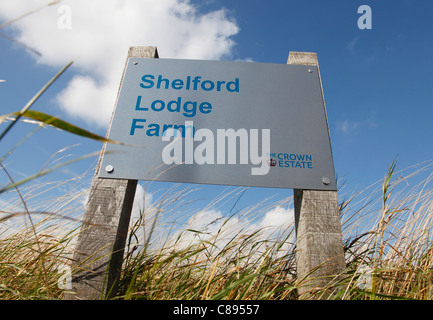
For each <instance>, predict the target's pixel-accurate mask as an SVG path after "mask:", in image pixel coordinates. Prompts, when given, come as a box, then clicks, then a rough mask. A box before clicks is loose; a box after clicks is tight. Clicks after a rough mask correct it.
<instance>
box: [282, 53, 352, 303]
mask: <svg viewBox="0 0 433 320" xmlns="http://www.w3.org/2000/svg"><path fill="white" fill-rule="evenodd" d="M287 63H288V64H300V65H312V66H316V67H317V69H319V63H318V59H317V54H316V53H313V52H290V54H289V58H288V61H287ZM319 80H320V85H322V83H321V79H320V71H319ZM322 95H323V89H322ZM324 101H325V100H323V102H324ZM294 205H295V228H296V238H297V240H296V245H297V273H298V279H299V280H302V279H305V281H304V282H303V283H304V284H303V286H302V287H300V289H299V290H298V291H299V292H298V293H299V294H300V297H301V298H308V297H309V296H310V294H311V293H314V291H315V290H317V289H320V288H324V287H326V286H327V285H328V284H329V283H330V281H332V279H333V278H334V277H335V276H336V275H339V274H341V273H342V272H343V270H344V269H345V267H346V264H345V260H344V251H343V239H342V233H341V222H340V210H339V205H338V195H337V191H316V190H298V189H295V190H294ZM322 298H327V295H326V294H325V295H323V296H322Z"/></svg>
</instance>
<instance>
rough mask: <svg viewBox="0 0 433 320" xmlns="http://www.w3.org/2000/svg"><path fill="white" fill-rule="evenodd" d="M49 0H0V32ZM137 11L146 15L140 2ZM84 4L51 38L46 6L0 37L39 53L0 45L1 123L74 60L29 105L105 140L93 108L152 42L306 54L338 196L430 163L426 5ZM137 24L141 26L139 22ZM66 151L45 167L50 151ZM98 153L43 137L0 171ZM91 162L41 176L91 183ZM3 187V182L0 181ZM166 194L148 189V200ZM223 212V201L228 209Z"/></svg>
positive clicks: (260, 55)
mask: <svg viewBox="0 0 433 320" xmlns="http://www.w3.org/2000/svg"><path fill="white" fill-rule="evenodd" d="M48 2H49V1H43V0H34V1H28V0H25V1H3V3H2V4H0V25H1V24H2V23H4V22H5V21H8V20H10V19H12V18H14V17H17V16H19V15H21V14H22V13H25V12H28V11H30V10H33V9H35V8H38V7H41V6H43V5H45V4H46V3H48ZM125 2H128V1H125ZM147 2H148V3H150V4H151V6H150V7H145V4H143V3H147ZM92 3H93V4H94V5H92V6H89V5H87V7H86V5H84V4H83V2H82V1H76V2H75V4H74V2H73V1H61V2H60V3H58V4H57V5H56V6H57V8H58V7H59V6H60V5H68V6H70V8H71V22H72V28H71V29H70V30H59V26H58V24H57V22H58V19H59V18H60V17H61V14H59V13H58V11H57V8H56V6H51V7H48V8H45V9H41V10H40V11H38V12H37V13H34V14H32V15H30V16H28V17H26V18H23V19H21V20H19V21H17V22H15V23H12V24H11V25H10V26H7V27H5V28H2V29H0V32H1V33H3V34H6V35H8V36H10V37H14V38H16V39H18V40H20V41H21V42H23V43H25V44H26V45H28V46H29V47H32V48H34V49H36V50H38V51H39V52H40V53H41V56H38V55H36V54H34V53H31V52H29V51H28V50H26V49H24V48H23V47H22V46H20V45H17V44H16V43H13V42H12V41H10V40H8V39H5V38H3V37H0V79H2V80H6V82H2V83H0V98H1V99H0V108H1V114H6V113H9V112H14V111H18V110H20V109H21V108H22V107H23V106H24V105H25V104H26V102H27V101H28V100H29V99H30V98H31V97H32V96H33V95H34V94H35V93H36V92H37V91H38V90H39V89H40V88H41V87H42V86H43V85H44V84H45V83H46V82H47V81H48V80H49V79H50V78H51V77H52V76H53V75H54V74H55V73H56V72H57V71H58V70H59V69H60V68H61V67H62V66H63V65H65V64H66V63H67V62H69V61H70V60H71V59H76V63H75V64H74V66H73V67H72V68H71V69H70V70H68V71H67V73H66V74H64V75H63V76H62V77H61V79H60V80H59V81H57V82H56V83H55V84H54V85H53V86H52V87H51V88H50V89H49V91H48V92H47V93H46V94H45V95H44V96H43V97H42V98H41V99H40V100H38V102H37V103H36V104H35V105H34V106H33V107H32V108H33V109H34V110H38V111H42V112H46V113H49V114H52V115H57V116H60V117H61V118H62V119H65V120H67V121H70V122H72V123H74V124H77V125H80V126H82V127H85V128H87V129H89V130H91V131H94V132H96V133H98V134H101V135H105V133H106V131H107V127H106V124H104V123H103V121H102V120H101V121H98V119H102V118H104V117H105V118H107V115H109V114H110V113H111V109H112V107H111V109H110V107H106V109H107V110H108V111H107V110H106V109H102V108H100V109H97V105H99V104H100V105H105V106H107V105H111V106H114V101H113V97H112V95H115V94H116V92H117V87H118V85H119V82H120V77H121V68H123V63H124V61H125V57H126V49H127V45H131V46H132V45H156V46H157V47H158V50H159V54H160V57H161V58H195V59H213V60H214V59H216V60H242V61H245V60H247V61H253V62H264V63H282V64H284V63H286V61H287V56H288V54H289V51H312V52H317V53H318V57H319V65H320V71H321V76H322V83H323V89H324V95H325V102H326V108H327V113H328V120H329V129H330V135H331V142H332V150H333V156H334V166H335V171H336V173H337V176H338V178H340V179H342V180H344V181H345V182H346V187H345V188H346V189H350V190H361V189H363V188H365V187H367V186H369V185H371V184H372V183H374V182H376V181H378V180H380V179H381V178H382V177H383V175H384V174H385V172H386V169H387V168H388V166H389V165H390V164H391V162H392V160H393V159H394V158H395V157H397V161H398V162H397V163H398V167H399V168H401V169H404V168H408V167H410V166H412V165H416V164H419V163H421V162H424V161H429V160H432V158H433V154H432V150H433V148H432V147H433V142H432V139H431V137H432V136H433V126H432V125H431V121H432V119H433V108H432V106H433V105H432V104H433V102H432V101H433V90H432V88H433V77H432V74H433V60H432V57H433V41H432V40H433V20H432V19H431V12H433V3H432V2H431V1H419V0H418V1H407V0H394V1H389V0H383V1H380V2H379V1H375V2H373V1H354V0H326V1H322V0H307V1H289V0H269V1H258V0H237V1H224V0H210V1H190V2H189V3H188V2H187V3H180V2H179V1H175V0H166V1H160V2H159V4H158V6H157V5H156V2H154V1H141V4H140V6H143V7H140V9H141V10H142V11H141V12H140V15H139V16H140V19H142V20H140V21H136V20H133V19H132V20H131V19H129V20H128V19H127V18H122V17H121V16H116V15H115V14H114V13H115V11H116V10H124V11H122V12H124V13H129V11H131V10H132V9H131V8H123V9H122V8H121V5H119V4H118V3H116V1H105V2H103V3H104V5H103V7H101V4H100V3H101V2H98V1H95V2H93V1H92ZM152 3H153V4H152ZM161 3H163V5H162V4H161ZM98 5H99V7H98ZM361 5H369V6H370V7H371V9H372V29H371V30H367V29H364V30H361V29H359V28H358V24H357V22H358V18H359V17H360V16H361V14H358V12H357V11H358V7H359V6H361ZM119 8H120V9H119ZM128 10H129V11H128ZM173 12H176V14H173ZM131 14H132V13H131ZM50 19H51V20H50ZM91 19H94V21H93V20H91ZM146 21H150V22H149V24H146V25H144V23H145V22H146ZM86 28H88V29H86ZM146 28H147V29H146ZM120 44H121V45H120ZM110 59H111V60H110ZM111 66H113V68H111ZM114 66H116V67H114ZM119 68H120V69H119ZM119 70H120V71H119ZM74 81H75V82H74ZM72 83H75V84H76V88H75V87H74V88H75V89H74V88H73V86H72ZM79 85H81V87H80V86H79ZM93 87H94V88H96V89H97V90H95V91H96V93H97V94H95V92H92V88H93ZM77 88H78V89H80V90H82V91H79V90H78V89H77ZM74 90H75V91H74ZM62 92H63V95H62V94H61V93H62ZM104 93H107V94H104ZM101 97H102V98H101ZM80 99H84V100H86V101H89V100H92V99H93V100H92V101H93V102H92V103H94V105H95V109H94V110H96V111H95V112H93V109H92V108H93V107H92V105H90V106H79V104H80V101H81V100H80ZM98 99H105V100H104V101H103V102H98V101H96V100H98ZM74 103H75V106H74ZM74 108H75V109H74ZM80 108H81V109H80ZM80 112H81V116H80ZM83 115H84V116H83ZM4 126H5V125H4V124H2V125H1V127H0V129H1V130H3V128H4ZM33 128H34V125H31V124H28V123H20V124H19V125H17V126H16V127H15V128H14V130H13V131H12V132H11V133H10V134H8V136H7V137H6V138H5V139H4V140H3V141H2V142H1V145H0V150H1V155H3V154H4V153H5V152H6V151H7V150H9V149H10V148H11V147H12V146H13V145H14V144H15V143H16V142H17V141H19V139H20V137H22V136H23V135H25V134H26V133H28V132H29V131H31V130H32V129H33ZM76 144H79V145H78V146H75V147H72V148H70V149H69V150H68V151H66V152H63V153H61V154H58V155H55V156H54V158H53V159H51V160H49V159H50V157H51V156H52V155H53V154H55V153H56V152H57V151H58V150H60V149H62V148H65V147H68V146H72V145H76ZM99 149H100V144H99V143H96V142H92V141H88V140H86V139H82V138H78V137H76V136H72V135H70V134H67V133H63V132H59V131H57V130H55V129H49V128H45V129H41V130H39V131H38V132H37V133H35V134H34V135H33V136H32V137H31V138H29V139H28V140H27V141H26V142H24V143H23V145H21V146H20V147H19V148H18V149H17V150H15V151H14V152H13V154H12V155H11V156H10V157H8V158H7V160H5V161H4V165H6V167H7V169H8V171H9V172H10V173H11V174H12V175H13V177H14V179H17V180H18V179H20V178H23V177H25V176H28V175H30V174H33V173H35V172H37V171H38V170H40V169H41V168H42V167H43V166H44V165H45V164H46V162H47V161H50V162H51V163H52V162H53V161H56V159H58V160H59V161H64V160H66V159H60V158H61V157H62V156H64V155H67V156H68V158H67V159H70V158H73V157H74V156H80V155H84V154H87V153H90V152H94V151H97V150H99ZM96 159H97V158H92V159H90V160H86V161H82V162H80V163H77V164H74V165H71V166H68V167H66V168H64V169H63V170H59V171H57V172H55V173H53V174H52V175H50V176H49V177H47V178H45V179H48V181H49V180H56V179H57V180H58V179H70V178H73V177H74V176H77V175H80V174H82V173H83V172H85V171H86V170H89V168H90V172H91V173H90V176H91V175H92V172H93V171H92V169H91V168H92V166H93V165H94V164H95V161H96ZM44 181H47V180H44ZM6 182H7V177H6V176H5V175H4V174H2V175H1V177H0V184H2V185H3V184H5V183H6ZM89 183H90V182H89ZM166 187H167V184H153V185H151V187H150V190H149V192H151V193H156V192H157V191H156V190H161V188H162V189H164V188H166ZM152 188H154V189H152ZM200 188H201V191H200V193H199V194H198V196H197V197H198V199H207V200H205V201H208V200H210V199H213V198H214V197H215V196H217V195H218V194H219V193H220V192H221V191H222V190H224V189H225V188H226V187H220V186H205V185H204V186H200ZM57 191H59V190H57ZM53 192H55V190H53ZM291 195H292V191H291V190H285V189H283V190H282V189H269V188H268V189H258V188H250V189H248V190H247V191H246V192H245V193H244V195H243V196H242V198H241V200H240V201H239V202H238V203H236V206H237V207H239V208H242V207H245V206H249V205H251V203H254V202H255V201H256V202H257V200H261V199H265V198H267V197H269V196H275V198H276V199H281V198H285V197H287V196H291ZM233 205H234V203H233V202H230V203H229V204H228V207H230V206H233Z"/></svg>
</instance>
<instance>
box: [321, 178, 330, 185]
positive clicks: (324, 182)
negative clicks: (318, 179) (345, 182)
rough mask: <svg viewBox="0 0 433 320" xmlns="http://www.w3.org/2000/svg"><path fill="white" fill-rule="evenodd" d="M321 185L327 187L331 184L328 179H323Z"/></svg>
mask: <svg viewBox="0 0 433 320" xmlns="http://www.w3.org/2000/svg"><path fill="white" fill-rule="evenodd" d="M322 183H323V184H324V185H326V186H327V185H328V184H330V183H331V179H329V178H328V177H323V178H322Z"/></svg>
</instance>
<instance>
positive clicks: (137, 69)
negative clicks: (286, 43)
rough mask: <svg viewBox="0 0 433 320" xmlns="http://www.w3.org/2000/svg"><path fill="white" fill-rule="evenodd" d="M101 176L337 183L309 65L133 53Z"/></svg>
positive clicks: (321, 186)
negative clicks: (134, 55) (166, 57)
mask: <svg viewBox="0 0 433 320" xmlns="http://www.w3.org/2000/svg"><path fill="white" fill-rule="evenodd" d="M108 138H109V139H112V140H115V141H119V142H122V143H124V145H118V144H107V146H106V150H105V154H104V156H103V160H102V164H101V169H100V172H99V177H101V178H113V179H134V180H154V181H170V182H187V183H206V184H222V185H240V186H256V187H281V188H292V189H315V190H336V181H335V174H334V165H333V158H332V152H331V144H330V138H329V131H328V123H327V118H326V110H325V106H324V102H323V95H322V88H321V83H320V77H319V74H318V69H317V67H315V66H304V65H283V64H264V63H249V62H224V61H199V60H177V59H176V60H174V59H146V58H141V59H134V58H131V59H130V60H129V62H128V65H127V68H126V71H125V74H124V79H123V83H122V85H121V89H120V93H119V97H118V101H117V105H116V110H115V113H114V117H113V119H112V123H111V128H110V131H109V136H108Z"/></svg>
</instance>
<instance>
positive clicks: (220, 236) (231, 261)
mask: <svg viewBox="0 0 433 320" xmlns="http://www.w3.org/2000/svg"><path fill="white" fill-rule="evenodd" d="M432 165H433V164H432V163H428V164H424V165H419V166H417V167H414V168H410V169H408V170H405V171H402V172H396V167H395V166H394V165H392V166H391V167H390V169H389V170H388V172H387V173H386V175H385V178H384V179H383V180H382V181H381V182H380V183H377V184H375V185H373V186H371V187H370V188H366V189H364V190H362V191H361V192H359V193H356V194H353V193H348V192H345V191H344V190H343V188H342V189H341V190H340V191H339V193H340V201H341V204H340V206H341V217H342V228H343V233H344V248H345V253H346V263H347V268H346V270H345V272H344V274H343V275H340V277H336V278H335V281H330V285H329V287H328V288H323V290H317V291H316V292H313V293H312V297H311V298H313V299H316V298H320V297H321V296H322V294H323V293H324V292H325V291H326V292H329V291H331V292H332V293H333V294H332V295H330V296H329V299H360V300H366V299H416V300H425V299H432V293H433V286H432V281H433V269H432V267H433V265H432V264H433V256H432V255H433V244H432V219H433V213H432V212H433V202H432V192H433V191H432V190H433V189H432V188H431V180H432V174H431V168H432ZM241 194H242V193H241V192H240V191H239V190H237V191H236V192H234V193H232V194H230V195H219V196H218V198H217V199H215V202H212V204H211V205H210V207H215V205H216V204H217V203H218V202H220V201H222V199H223V198H224V197H227V199H231V201H236V198H237V197H240V196H241ZM23 198H25V194H24V195H23ZM76 199H79V198H78V197H77V198H76ZM188 199H194V191H191V190H183V189H182V190H179V191H176V190H169V191H168V192H167V194H166V195H165V196H164V197H163V199H161V200H159V201H155V202H154V204H153V205H152V206H151V207H149V208H146V210H144V211H143V212H142V214H141V215H140V216H139V218H138V219H137V220H135V221H134V222H133V223H132V224H131V231H130V237H129V241H128V247H127V250H126V253H125V260H124V267H123V273H122V277H121V280H120V289H121V291H120V292H119V293H118V295H117V296H116V299H149V300H151V299H158V300H161V299H204V300H208V299H273V300H279V299H298V295H297V289H298V288H299V287H300V286H302V285H304V284H305V281H304V279H298V278H297V275H296V238H295V234H294V228H293V225H291V226H289V227H288V228H286V229H284V230H269V229H267V228H261V227H260V226H259V225H258V224H255V223H254V222H255V221H257V218H258V217H260V216H261V215H262V214H264V212H266V211H268V210H269V209H270V208H271V207H273V206H278V205H281V204H280V203H277V204H271V205H270V206H269V205H268V204H256V205H254V206H252V207H250V208H245V209H244V211H243V212H241V213H238V214H237V215H232V216H230V215H228V216H223V217H219V218H218V221H210V222H209V223H208V225H207V226H204V227H203V229H201V230H196V229H191V228H189V227H190V226H191V225H189V224H188V223H184V222H183V224H182V223H180V222H179V221H182V218H184V214H185V213H184V212H183V211H182V210H180V208H181V207H183V206H184V205H185V204H186V203H187V202H188ZM61 200H62V201H63V202H66V203H67V205H62V201H59V204H58V205H57V206H55V208H57V209H58V210H57V209H56V210H54V211H56V212H52V215H51V216H50V215H47V213H46V212H45V214H44V219H40V220H38V221H35V222H34V223H36V224H37V225H39V226H40V225H42V224H44V225H45V226H48V225H49V226H50V227H42V228H41V227H39V228H37V234H35V233H34V231H33V229H32V228H31V227H30V226H29V227H28V228H27V229H23V230H20V231H16V232H11V233H9V234H3V236H2V238H1V240H0V298H1V299H61V298H62V294H63V291H64V290H63V289H60V288H59V287H58V281H59V279H60V276H61V274H60V273H59V272H58V268H59V266H61V265H63V264H68V263H69V261H70V260H69V259H70V257H71V252H72V250H73V248H74V247H73V245H71V244H72V243H73V242H74V239H75V237H76V235H77V232H78V231H77V230H74V229H73V228H69V229H68V231H67V232H64V233H63V234H61V233H60V232H59V230H61V229H62V223H68V224H70V222H71V221H70V220H61V219H59V216H63V215H62V210H68V209H67V207H68V205H72V202H71V200H70V199H69V198H63V199H61ZM288 201H290V199H289V200H288ZM210 207H207V208H204V209H203V210H204V211H205V210H209V209H210ZM41 211H42V210H41ZM179 212H182V217H179V216H177V215H178V214H179ZM199 214H200V212H198V213H196V215H198V216H199ZM167 216H169V217H171V218H170V219H167ZM239 217H241V218H239ZM27 218H28V217H27ZM48 221H51V222H50V223H48V224H47V222H48ZM53 221H54V222H55V223H54V222H53ZM61 221H63V222H61ZM2 223H5V221H3V222H2ZM54 225H55V227H53V226H54ZM72 230H74V232H71V231H72ZM161 230H165V231H166V232H165V233H161Z"/></svg>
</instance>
